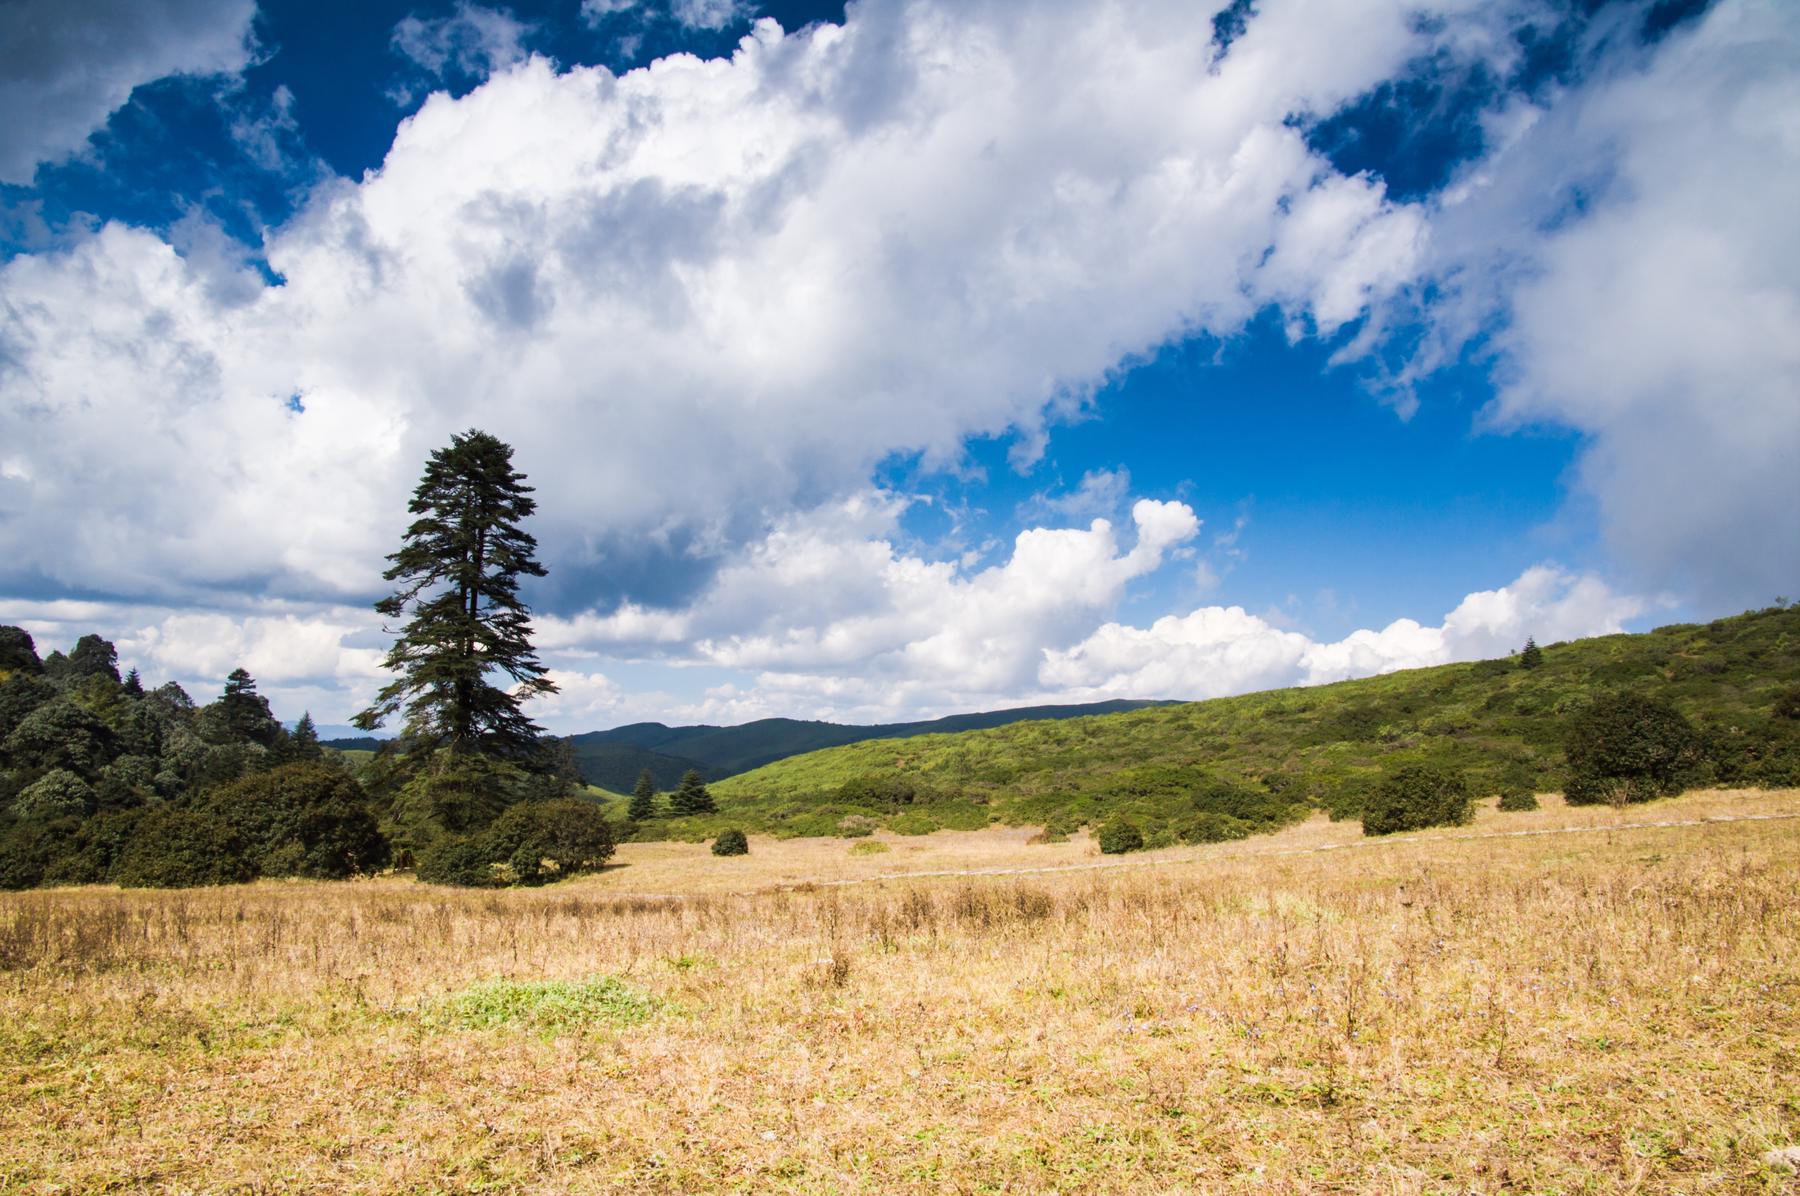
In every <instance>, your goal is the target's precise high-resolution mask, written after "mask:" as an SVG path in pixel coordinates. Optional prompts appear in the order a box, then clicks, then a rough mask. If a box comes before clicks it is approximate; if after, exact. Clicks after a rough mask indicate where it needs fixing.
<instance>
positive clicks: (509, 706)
mask: <svg viewBox="0 0 1800 1196" xmlns="http://www.w3.org/2000/svg"><path fill="white" fill-rule="evenodd" d="M524 481H525V475H524V474H522V473H519V472H517V471H515V470H514V469H513V467H512V449H511V447H509V446H508V445H506V444H503V443H501V442H500V441H499V440H497V439H495V438H494V437H492V436H490V435H488V434H487V433H486V432H478V431H475V430H473V429H471V430H470V431H467V432H464V433H462V434H460V435H456V436H452V437H451V438H450V446H449V447H448V448H443V449H439V450H438V451H437V452H434V453H432V454H431V458H430V459H429V460H428V461H427V462H426V465H425V474H424V477H423V478H421V479H420V481H419V485H418V488H417V489H416V490H414V491H413V498H412V503H411V504H410V505H409V506H408V508H407V509H408V511H409V512H410V513H411V514H412V515H413V516H415V519H414V521H413V524H412V526H411V527H410V528H408V529H407V531H406V537H405V540H404V542H403V543H402V545H401V547H400V551H398V552H396V553H393V554H392V555H390V556H389V557H388V560H390V561H392V562H393V564H392V566H391V567H390V568H389V569H388V570H387V572H386V573H385V574H383V576H384V577H386V578H387V579H388V580H389V581H397V582H399V583H400V588H399V589H397V590H395V591H394V593H392V594H390V595H389V596H388V597H386V598H384V599H382V600H381V601H380V602H377V603H376V604H375V609H376V610H377V611H379V612H380V613H382V614H383V615H386V616H388V617H390V618H398V617H399V616H401V615H403V614H406V613H408V612H409V611H410V613H411V616H412V617H411V619H410V621H408V622H407V624H406V626H405V627H404V628H403V629H402V631H401V633H400V638H399V639H398V640H396V641H395V642H394V647H393V649H392V650H391V651H390V652H389V653H388V656H387V661H386V666H387V668H389V669H390V670H392V671H393V672H394V673H396V674H398V676H397V677H396V678H395V679H394V680H393V681H392V682H390V683H389V684H388V685H387V686H385V687H384V688H383V689H382V691H381V693H380V694H379V695H378V696H377V697H376V699H375V703H374V705H372V706H370V707H369V708H368V709H367V710H364V711H363V712H362V713H361V714H358V715H357V716H356V719H355V723H356V725H357V726H358V727H360V728H362V729H363V730H365V731H372V730H374V729H375V728H376V727H378V726H380V725H381V723H382V721H383V720H384V719H386V718H388V717H389V716H391V715H393V714H394V713H395V712H397V711H404V714H405V718H406V732H405V737H406V739H407V740H408V741H409V743H410V744H411V748H412V750H413V751H415V752H421V751H431V750H434V749H437V748H449V749H450V750H451V751H453V752H456V753H465V752H479V753H482V754H484V755H488V756H492V757H496V758H500V759H508V760H514V761H518V762H519V763H522V764H526V765H531V764H533V763H535V762H536V761H537V760H538V759H539V756H538V737H539V735H540V734H541V733H542V729H541V728H539V727H538V726H537V725H536V724H535V723H533V722H532V721H531V720H530V719H529V718H527V717H526V716H525V715H524V714H523V713H522V712H521V711H520V709H519V707H520V704H521V703H522V702H523V701H525V700H526V699H528V698H531V697H535V696H536V695H538V694H544V693H555V692H556V686H555V685H554V684H553V683H552V682H551V681H550V680H549V679H548V678H547V677H545V676H544V672H545V669H544V666H543V665H542V664H540V663H539V662H538V658H537V654H536V653H535V652H534V651H533V650H532V647H531V612H530V610H529V609H528V608H527V607H526V606H525V604H524V603H523V602H521V601H520V600H519V579H520V578H521V577H525V576H532V577H542V576H544V572H545V570H544V567H543V566H542V565H540V564H538V562H537V558H536V555H535V554H536V552H537V541H536V540H535V539H533V538H532V537H531V536H530V535H529V534H528V533H526V532H525V531H524V529H523V528H522V527H521V526H520V524H521V523H522V522H523V521H524V520H525V519H526V518H527V517H528V516H530V515H531V514H532V512H533V511H535V510H537V503H536V502H535V501H534V500H533V499H531V498H530V497H529V496H530V494H531V487H530V486H527V485H525V484H524ZM495 673H499V674H504V675H505V676H506V677H509V678H511V679H512V682H513V686H512V687H511V688H503V687H502V686H499V685H495V684H493V683H492V682H490V681H489V676H490V674H495Z"/></svg>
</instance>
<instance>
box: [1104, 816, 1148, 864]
mask: <svg viewBox="0 0 1800 1196" xmlns="http://www.w3.org/2000/svg"><path fill="white" fill-rule="evenodd" d="M1094 839H1095V841H1096V842H1098V843H1099V844H1100V851H1101V853H1102V854H1103V855H1124V854H1125V853H1126V852H1128V851H1142V850H1143V848H1144V832H1143V831H1141V830H1139V829H1138V828H1137V825H1136V824H1135V823H1131V822H1127V821H1126V820H1125V819H1123V818H1115V819H1113V820H1112V821H1111V822H1109V823H1107V824H1106V825H1105V826H1103V827H1101V828H1100V830H1099V832H1098V833H1096V834H1095V835H1094Z"/></svg>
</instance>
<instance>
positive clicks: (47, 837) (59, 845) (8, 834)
mask: <svg viewBox="0 0 1800 1196" xmlns="http://www.w3.org/2000/svg"><path fill="white" fill-rule="evenodd" d="M80 828H81V823H80V822H79V821H78V820H76V819H73V818H64V819H59V820H57V821H55V822H19V823H14V824H13V825H12V826H10V827H7V828H5V829H4V830H0V889H29V888H32V887H34V886H36V885H40V884H42V883H44V873H45V871H46V869H48V868H49V867H50V866H51V865H52V864H53V863H54V861H55V860H56V858H57V856H58V855H59V854H61V853H62V852H63V851H64V850H66V847H67V845H68V843H69V841H70V840H71V839H72V838H73V837H74V835H75V834H76V833H77V832H78V831H79V830H80Z"/></svg>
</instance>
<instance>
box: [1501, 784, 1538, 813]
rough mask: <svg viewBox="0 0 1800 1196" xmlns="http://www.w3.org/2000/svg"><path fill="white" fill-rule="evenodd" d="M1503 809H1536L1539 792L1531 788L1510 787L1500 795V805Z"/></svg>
mask: <svg viewBox="0 0 1800 1196" xmlns="http://www.w3.org/2000/svg"><path fill="white" fill-rule="evenodd" d="M1498 808H1500V809H1502V810H1515V811H1516V810H1535V809H1537V808H1538V799H1537V794H1535V793H1533V792H1532V791H1531V790H1529V789H1508V790H1506V791H1505V792H1504V793H1502V794H1501V795H1500V802H1499V807H1498Z"/></svg>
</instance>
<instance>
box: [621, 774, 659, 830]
mask: <svg viewBox="0 0 1800 1196" xmlns="http://www.w3.org/2000/svg"><path fill="white" fill-rule="evenodd" d="M625 817H627V818H629V819H631V820H632V821H633V822H647V821H648V820H650V819H652V818H655V817H656V778H655V777H653V776H651V775H650V770H649V769H648V768H646V769H645V770H644V771H643V772H640V773H638V779H637V787H636V788H635V789H633V790H632V791H631V804H630V805H629V806H627V807H626V808H625Z"/></svg>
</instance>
